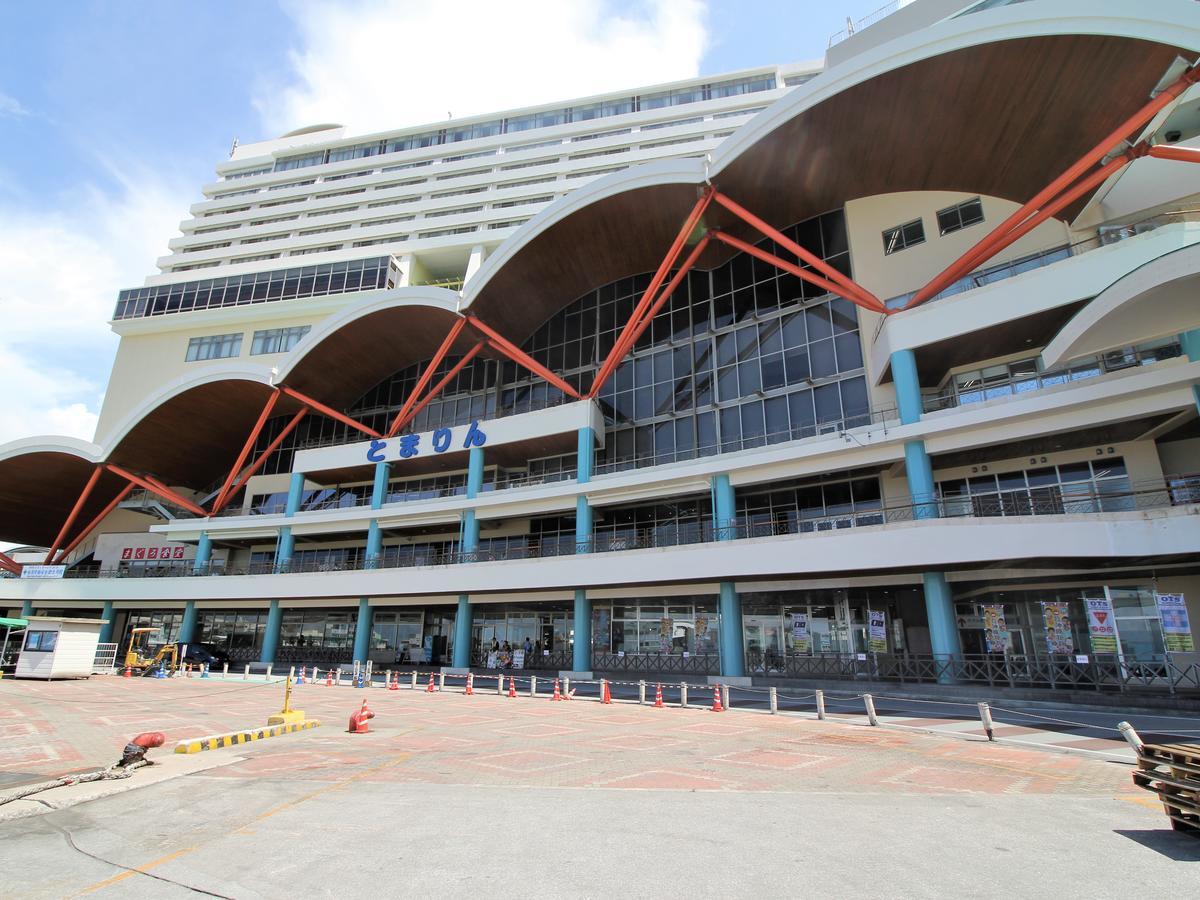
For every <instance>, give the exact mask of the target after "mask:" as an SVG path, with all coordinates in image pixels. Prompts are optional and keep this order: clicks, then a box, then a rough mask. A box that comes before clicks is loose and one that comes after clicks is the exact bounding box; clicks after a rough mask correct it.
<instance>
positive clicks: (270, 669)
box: [267, 663, 275, 681]
mask: <svg viewBox="0 0 1200 900" xmlns="http://www.w3.org/2000/svg"><path fill="white" fill-rule="evenodd" d="M274 668H275V663H267V681H270V680H271V671H272V670H273V669H274Z"/></svg>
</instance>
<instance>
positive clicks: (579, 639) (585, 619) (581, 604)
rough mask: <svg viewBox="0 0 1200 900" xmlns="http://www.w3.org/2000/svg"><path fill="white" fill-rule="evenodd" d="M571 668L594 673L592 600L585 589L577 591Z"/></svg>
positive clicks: (577, 589)
mask: <svg viewBox="0 0 1200 900" xmlns="http://www.w3.org/2000/svg"><path fill="white" fill-rule="evenodd" d="M571 668H572V670H574V671H576V672H590V671H592V599H591V598H590V597H589V596H588V595H587V591H585V590H583V588H576V589H575V646H574V649H573V651H572V655H571Z"/></svg>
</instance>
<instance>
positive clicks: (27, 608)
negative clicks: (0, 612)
mask: <svg viewBox="0 0 1200 900" xmlns="http://www.w3.org/2000/svg"><path fill="white" fill-rule="evenodd" d="M32 615H33V601H32V600H22V601H21V618H22V619H27V618H29V617H30V616H32Z"/></svg>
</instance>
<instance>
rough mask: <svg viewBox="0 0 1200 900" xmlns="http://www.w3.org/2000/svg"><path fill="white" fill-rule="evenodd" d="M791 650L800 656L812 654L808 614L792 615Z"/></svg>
mask: <svg viewBox="0 0 1200 900" xmlns="http://www.w3.org/2000/svg"><path fill="white" fill-rule="evenodd" d="M792 649H793V650H794V651H795V652H796V653H797V654H798V655H800V656H808V655H809V654H810V653H811V652H812V635H811V634H810V633H809V631H808V613H793V614H792Z"/></svg>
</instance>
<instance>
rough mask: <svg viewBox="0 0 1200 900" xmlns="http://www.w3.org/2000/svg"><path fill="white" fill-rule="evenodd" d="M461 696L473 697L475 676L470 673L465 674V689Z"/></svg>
mask: <svg viewBox="0 0 1200 900" xmlns="http://www.w3.org/2000/svg"><path fill="white" fill-rule="evenodd" d="M463 696H464V697H474V696H475V676H474V675H473V674H472V673H470V672H468V673H467V689H466V690H465V691H463Z"/></svg>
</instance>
